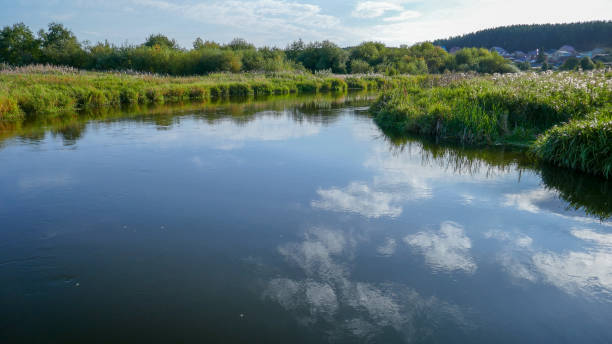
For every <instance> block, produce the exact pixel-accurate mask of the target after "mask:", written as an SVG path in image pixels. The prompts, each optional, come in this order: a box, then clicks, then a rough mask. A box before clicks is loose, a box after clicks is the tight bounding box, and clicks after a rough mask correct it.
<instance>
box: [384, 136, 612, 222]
mask: <svg viewBox="0 0 612 344" xmlns="http://www.w3.org/2000/svg"><path fill="white" fill-rule="evenodd" d="M385 139H386V141H387V142H388V143H389V146H390V147H391V148H390V150H391V151H392V152H393V155H394V156H396V157H401V156H402V155H410V154H418V155H419V156H420V160H421V166H424V167H439V168H442V169H443V170H444V171H447V172H451V174H452V175H455V176H457V175H469V176H472V177H484V178H487V179H492V178H495V177H497V176H501V175H507V174H511V173H512V172H515V171H516V172H517V173H518V181H520V178H521V176H522V174H523V173H525V172H530V173H536V174H537V175H538V176H539V177H540V178H541V180H542V183H543V186H542V188H538V189H534V190H531V191H526V192H522V193H520V194H507V195H505V196H504V197H505V198H504V200H503V202H502V205H504V206H515V207H517V208H519V209H521V210H525V211H529V212H533V213H536V212H539V211H542V210H543V209H546V210H548V211H553V210H554V211H557V212H564V211H566V210H569V209H573V210H575V211H582V212H584V213H585V214H586V215H588V216H594V217H596V218H598V219H599V220H602V221H603V220H605V219H607V218H609V217H611V216H612V183H611V182H610V181H609V180H606V179H603V178H600V177H594V176H590V175H586V174H584V173H580V172H577V171H572V170H567V169H563V168H558V167H553V166H550V165H546V164H538V163H537V162H535V161H534V160H532V158H531V157H530V156H529V155H528V154H526V153H524V152H523V151H521V150H517V149H512V148H510V149H508V148H483V147H469V146H467V147H466V146H457V145H453V144H449V143H440V142H433V141H429V140H423V139H420V140H417V139H414V138H410V137H397V136H385ZM400 159H401V158H400ZM400 159H396V161H393V162H392V163H394V164H398V161H399V160H400ZM402 170H404V171H406V169H405V168H403V169H402ZM555 200H560V201H561V202H562V203H563V204H564V206H563V207H562V208H560V209H553V207H552V204H551V203H552V201H555ZM472 201H473V199H472V195H466V199H465V202H467V203H471V202H472Z"/></svg>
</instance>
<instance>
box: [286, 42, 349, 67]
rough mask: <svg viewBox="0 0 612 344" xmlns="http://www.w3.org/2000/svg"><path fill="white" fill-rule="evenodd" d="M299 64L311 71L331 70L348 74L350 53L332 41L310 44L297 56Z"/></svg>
mask: <svg viewBox="0 0 612 344" xmlns="http://www.w3.org/2000/svg"><path fill="white" fill-rule="evenodd" d="M296 60H297V61H298V62H300V63H302V65H304V67H306V68H308V69H310V70H311V71H313V72H314V71H317V70H324V69H331V70H332V72H334V73H346V62H347V61H348V53H347V52H346V51H344V50H343V49H341V48H340V47H338V46H337V45H335V44H334V43H332V42H330V41H323V42H313V43H310V44H308V45H307V46H306V47H305V48H304V49H303V50H302V51H301V52H300V53H299V54H298V56H297V59H296Z"/></svg>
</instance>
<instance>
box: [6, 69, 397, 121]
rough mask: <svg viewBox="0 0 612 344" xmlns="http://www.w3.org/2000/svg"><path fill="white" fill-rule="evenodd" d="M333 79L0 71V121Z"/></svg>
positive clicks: (266, 91) (307, 87)
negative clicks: (41, 114) (33, 115)
mask: <svg viewBox="0 0 612 344" xmlns="http://www.w3.org/2000/svg"><path fill="white" fill-rule="evenodd" d="M408 79H409V77H393V78H391V77H384V76H367V77H365V76H362V77H352V78H351V79H350V80H349V82H350V87H351V88H357V89H378V88H388V87H391V86H394V85H399V84H401V83H402V82H403V80H408ZM348 88H349V83H347V81H345V79H344V78H343V77H340V76H335V75H314V74H311V73H302V72H270V73H241V74H232V73H217V74H210V75H208V76H204V77H168V76H159V75H152V74H138V73H96V72H84V71H80V70H76V69H72V68H65V67H51V66H29V67H22V68H12V69H5V70H2V71H0V120H11V119H17V118H22V117H23V116H27V115H32V114H40V113H56V112H59V111H65V110H75V109H85V108H92V107H93V108H96V107H103V106H117V105H121V104H150V103H179V102H185V101H198V102H203V101H209V100H214V99H222V98H229V97H249V96H262V95H272V94H290V93H295V94H302V93H317V92H345V91H347V90H348Z"/></svg>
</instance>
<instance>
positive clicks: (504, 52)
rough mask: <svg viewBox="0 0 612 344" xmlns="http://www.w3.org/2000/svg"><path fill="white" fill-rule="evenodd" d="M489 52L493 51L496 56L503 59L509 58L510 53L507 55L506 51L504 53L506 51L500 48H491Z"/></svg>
mask: <svg viewBox="0 0 612 344" xmlns="http://www.w3.org/2000/svg"><path fill="white" fill-rule="evenodd" d="M491 51H494V52H496V53H498V54H500V55H501V56H503V57H509V56H510V53H508V51H506V49H504V48H502V47H492V48H491Z"/></svg>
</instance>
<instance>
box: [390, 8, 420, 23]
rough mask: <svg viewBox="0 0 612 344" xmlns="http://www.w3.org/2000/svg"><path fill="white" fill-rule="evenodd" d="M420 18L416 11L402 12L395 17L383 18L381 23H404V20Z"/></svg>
mask: <svg viewBox="0 0 612 344" xmlns="http://www.w3.org/2000/svg"><path fill="white" fill-rule="evenodd" d="M420 16H421V13H420V12H417V11H402V12H401V13H400V14H398V15H396V16H392V17H387V18H384V19H383V21H386V22H399V21H406V20H410V19H414V18H418V17H420Z"/></svg>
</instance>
